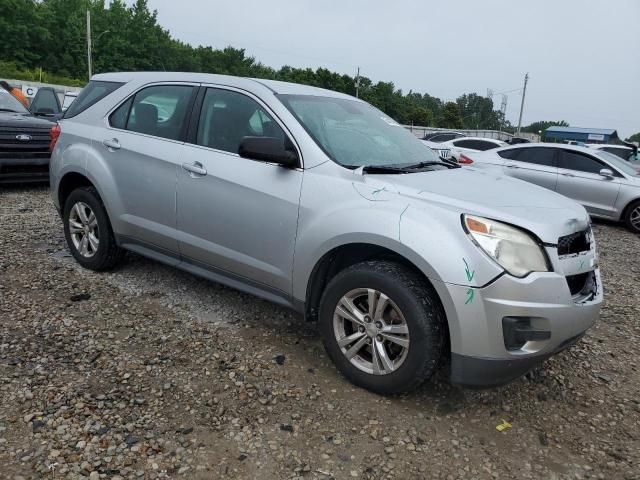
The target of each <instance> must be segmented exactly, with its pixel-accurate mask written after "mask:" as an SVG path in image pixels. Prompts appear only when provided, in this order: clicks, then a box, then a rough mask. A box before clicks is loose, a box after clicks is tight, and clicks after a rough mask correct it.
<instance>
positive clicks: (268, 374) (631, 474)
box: [0, 187, 640, 480]
mask: <svg viewBox="0 0 640 480" xmlns="http://www.w3.org/2000/svg"><path fill="white" fill-rule="evenodd" d="M595 232H596V237H597V240H598V241H599V247H600V252H601V264H602V272H603V277H604V281H605V282H606V283H605V295H606V304H605V306H604V309H603V311H602V316H601V320H600V321H599V323H598V324H597V326H596V327H595V328H593V329H592V330H591V331H590V332H589V334H588V335H587V336H586V337H585V338H584V339H583V340H582V341H581V342H580V343H579V344H578V345H576V346H575V347H574V348H572V349H571V350H570V351H567V352H564V353H561V354H559V355H557V356H556V357H554V358H552V359H551V360H549V361H548V362H546V363H545V364H544V366H542V367H541V368H539V369H538V370H536V371H535V372H533V373H530V374H528V375H527V376H526V377H524V378H522V379H519V380H517V381H515V382H513V383H512V384H510V385H508V386H506V387H503V388H498V389H492V390H481V391H477V390H466V389H461V388H458V387H454V386H451V385H450V384H449V383H448V382H447V380H446V375H445V374H444V373H443V374H440V375H438V376H437V378H435V379H434V380H433V381H432V382H431V383H430V384H428V385H426V386H424V387H423V388H421V389H420V390H419V391H417V392H414V393H412V394H410V395H406V396H401V397H394V398H385V397H380V396H376V395H374V394H370V393H368V392H366V391H364V390H360V389H357V388H354V387H352V386H351V385H350V384H349V383H347V382H346V381H345V380H344V379H342V378H341V377H340V376H339V375H338V374H337V372H336V370H335V369H334V367H333V366H332V365H331V364H330V362H329V361H328V359H327V357H326V355H325V354H324V351H323V349H322V346H321V342H320V340H319V338H318V335H317V330H316V327H315V325H313V324H305V323H304V322H302V321H301V318H299V317H298V316H296V315H294V314H292V313H291V312H289V311H287V310H284V309H282V308H279V307H276V306H273V305H271V304H268V303H266V302H263V301H261V300H258V299H255V298H253V297H250V296H247V295H244V294H241V293H238V292H237V291H235V290H231V289H228V288H225V287H222V286H219V285H215V284H212V283H208V282H206V281H204V280H200V279H198V278H195V277H193V276H191V275H188V274H185V273H182V272H179V271H177V270H174V269H171V268H167V267H164V266H162V265H159V264H156V263H153V262H150V261H147V260H145V259H142V258H140V257H137V256H134V255H129V256H128V258H127V261H126V262H125V264H124V265H123V266H122V267H120V268H119V269H117V270H116V271H114V272H111V273H103V274H96V273H92V272H89V271H86V270H82V269H81V268H79V267H78V266H77V265H76V264H75V262H74V261H73V260H72V258H70V257H69V254H68V253H67V250H66V248H65V244H64V240H63V234H62V227H61V223H60V220H59V218H58V216H57V214H56V212H55V210H54V207H53V205H52V203H51V201H50V200H49V196H48V191H47V189H46V188H44V187H30V188H6V187H4V188H3V189H1V190H0V477H2V478H10V479H16V480H17V479H27V478H52V479H55V478H69V479H78V478H89V479H91V480H95V479H98V478H113V479H118V478H140V479H142V478H144V479H149V478H196V479H200V478H202V479H205V478H206V479H211V478H256V477H258V476H259V477H261V478H262V479H285V478H304V479H310V478H318V479H329V478H338V479H341V478H363V479H382V478H397V479H414V478H442V479H458V478H478V479H480V478H562V479H564V478H572V479H574V478H575V479H580V478H602V479H618V478H621V479H640V396H639V395H638V393H639V390H640V389H639V385H640V383H639V380H640V372H639V361H640V350H639V349H638V345H639V344H640V328H639V324H638V318H639V315H638V314H639V313H640V293H639V289H638V276H639V275H640V257H639V256H638V251H639V250H640V238H639V237H637V236H634V235H632V234H630V233H628V232H627V231H625V230H624V229H623V228H621V227H619V226H616V225H609V224H598V225H596V226H595ZM503 420H506V421H508V422H510V423H511V424H512V427H511V428H508V429H506V430H504V431H502V432H499V431H497V430H496V425H498V424H500V423H502V421H503Z"/></svg>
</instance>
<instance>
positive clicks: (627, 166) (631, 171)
mask: <svg viewBox="0 0 640 480" xmlns="http://www.w3.org/2000/svg"><path fill="white" fill-rule="evenodd" d="M599 153H600V155H601V156H602V158H604V159H605V160H606V161H607V162H609V163H610V164H611V165H613V166H614V167H615V168H617V169H618V170H622V171H623V172H624V173H626V174H627V175H638V172H636V169H635V168H633V164H632V163H630V162H626V161H624V160H622V159H621V158H620V157H618V156H617V155H614V154H613V153H609V152H602V151H601V152H599Z"/></svg>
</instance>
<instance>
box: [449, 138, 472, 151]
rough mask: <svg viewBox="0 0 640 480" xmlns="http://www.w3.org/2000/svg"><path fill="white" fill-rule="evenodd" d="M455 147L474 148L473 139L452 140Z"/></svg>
mask: <svg viewBox="0 0 640 480" xmlns="http://www.w3.org/2000/svg"><path fill="white" fill-rule="evenodd" d="M453 144H454V145H455V146H456V147H460V148H471V149H473V150H475V147H474V143H473V140H458V141H457V142H453Z"/></svg>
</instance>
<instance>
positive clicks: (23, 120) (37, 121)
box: [0, 112, 55, 129]
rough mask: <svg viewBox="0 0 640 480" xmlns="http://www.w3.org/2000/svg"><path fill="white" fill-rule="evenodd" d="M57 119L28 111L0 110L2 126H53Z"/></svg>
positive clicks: (0, 126) (38, 127) (39, 127)
mask: <svg viewBox="0 0 640 480" xmlns="http://www.w3.org/2000/svg"><path fill="white" fill-rule="evenodd" d="M54 123H55V121H52V120H49V119H47V118H44V117H36V116H34V115H31V114H28V113H15V112H0V128H7V127H19V128H36V129H41V128H51V127H52V126H53V125H54Z"/></svg>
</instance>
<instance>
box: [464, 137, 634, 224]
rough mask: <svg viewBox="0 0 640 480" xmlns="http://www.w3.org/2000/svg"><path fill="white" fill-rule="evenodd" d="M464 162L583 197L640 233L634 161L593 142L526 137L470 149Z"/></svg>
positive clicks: (590, 207)
mask: <svg viewBox="0 0 640 480" xmlns="http://www.w3.org/2000/svg"><path fill="white" fill-rule="evenodd" d="M460 163H464V164H470V165H471V166H473V167H474V168H477V169H478V170H486V171H490V172H494V173H497V174H499V175H506V176H508V177H513V178H518V179H520V180H524V181H526V182H530V183H534V184H536V185H539V186H541V187H545V188H548V189H549V190H553V191H555V192H557V193H559V194H561V195H564V196H566V197H569V198H572V199H573V200H575V201H577V202H578V203H581V204H582V205H583V206H584V207H585V208H586V209H587V211H588V212H589V214H590V215H591V216H592V217H598V218H605V219H608V220H614V221H620V222H624V223H625V224H626V225H627V227H628V228H629V229H630V230H631V231H632V232H634V233H640V176H639V174H638V172H637V171H635V170H634V167H633V165H632V164H631V163H630V162H625V161H624V160H622V159H621V158H620V157H618V156H616V155H614V154H612V153H609V152H606V151H604V150H597V149H593V148H588V147H582V146H576V145H564V144H557V143H556V144H554V143H525V144H521V145H513V146H509V147H506V148H499V149H497V150H491V151H486V152H475V153H469V152H467V153H464V154H462V160H461V161H460Z"/></svg>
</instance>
